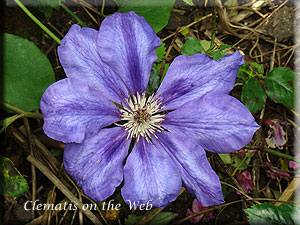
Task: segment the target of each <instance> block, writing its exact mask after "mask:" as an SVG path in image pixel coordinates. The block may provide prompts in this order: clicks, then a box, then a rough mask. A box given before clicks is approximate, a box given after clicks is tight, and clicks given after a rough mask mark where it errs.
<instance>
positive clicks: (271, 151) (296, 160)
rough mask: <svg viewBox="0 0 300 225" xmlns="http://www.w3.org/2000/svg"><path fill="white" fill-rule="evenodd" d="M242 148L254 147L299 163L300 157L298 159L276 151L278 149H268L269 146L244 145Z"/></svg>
mask: <svg viewBox="0 0 300 225" xmlns="http://www.w3.org/2000/svg"><path fill="white" fill-rule="evenodd" d="M244 148H245V149H255V150H260V151H264V152H267V153H270V154H273V155H276V156H278V157H280V158H284V159H288V160H292V161H295V162H297V163H300V159H298V158H296V157H293V156H291V155H287V154H284V153H281V152H278V151H275V150H272V149H269V148H265V147H262V146H255V145H246V146H245V147H244Z"/></svg>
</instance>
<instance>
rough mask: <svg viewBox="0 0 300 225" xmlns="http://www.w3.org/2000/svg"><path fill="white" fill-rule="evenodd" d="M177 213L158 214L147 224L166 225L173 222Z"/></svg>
mask: <svg viewBox="0 0 300 225" xmlns="http://www.w3.org/2000/svg"><path fill="white" fill-rule="evenodd" d="M176 216H178V214H177V213H172V212H160V213H159V214H157V215H156V216H155V217H154V218H153V219H152V220H151V221H150V223H149V225H167V224H169V223H170V222H171V220H173V219H174V218H175V217H176Z"/></svg>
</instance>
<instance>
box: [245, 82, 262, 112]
mask: <svg viewBox="0 0 300 225" xmlns="http://www.w3.org/2000/svg"><path fill="white" fill-rule="evenodd" d="M266 99H267V95H266V93H265V91H264V89H263V88H262V86H261V84H260V83H259V81H257V80H254V79H253V78H251V79H249V80H247V81H246V83H245V84H244V86H243V89H242V102H243V104H244V105H245V106H246V107H247V108H248V109H249V110H250V112H251V113H256V112H257V111H259V110H262V108H263V106H264V104H265V102H266Z"/></svg>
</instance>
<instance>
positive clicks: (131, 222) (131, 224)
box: [125, 214, 142, 225]
mask: <svg viewBox="0 0 300 225" xmlns="http://www.w3.org/2000/svg"><path fill="white" fill-rule="evenodd" d="M140 219H142V216H136V215H132V214H130V215H129V216H128V219H126V218H125V225H135V224H137V223H136V222H138V221H139V220H140Z"/></svg>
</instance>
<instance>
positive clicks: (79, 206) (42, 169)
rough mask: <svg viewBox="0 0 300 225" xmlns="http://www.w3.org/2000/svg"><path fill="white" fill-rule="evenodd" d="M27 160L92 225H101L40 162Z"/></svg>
mask: <svg viewBox="0 0 300 225" xmlns="http://www.w3.org/2000/svg"><path fill="white" fill-rule="evenodd" d="M27 160H28V161H29V162H31V163H32V164H33V165H34V166H35V167H37V168H38V169H39V170H40V171H41V172H42V173H43V174H44V175H45V176H46V177H47V178H48V179H49V180H50V181H51V182H52V183H53V184H54V185H55V186H56V187H57V188H58V189H59V190H60V191H61V192H62V193H63V194H64V195H65V196H66V197H67V198H68V199H70V201H71V202H73V203H74V204H76V205H77V207H78V208H79V209H80V210H82V212H83V213H84V214H85V215H86V216H87V217H88V218H89V219H90V220H91V221H92V223H93V224H96V225H102V223H101V222H100V221H99V219H98V218H97V217H96V216H95V215H94V214H93V213H92V212H91V211H90V210H89V209H83V203H82V202H81V201H79V199H78V198H76V197H75V195H74V194H73V193H72V192H71V191H69V190H68V189H67V188H66V186H65V185H64V184H63V183H62V182H61V181H60V180H59V179H58V178H57V177H56V176H55V175H54V174H53V173H52V172H51V171H50V170H49V169H48V168H47V167H46V166H44V165H43V164H42V163H41V162H39V161H38V160H37V159H35V158H34V157H33V156H31V155H29V156H28V157H27Z"/></svg>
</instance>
